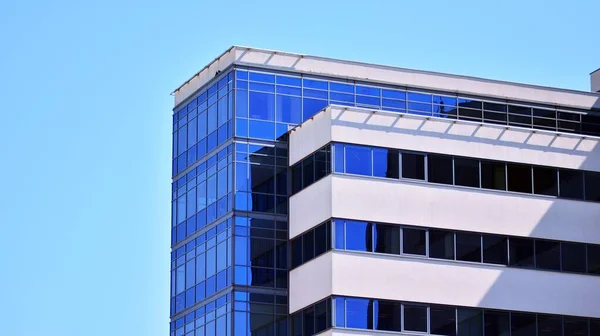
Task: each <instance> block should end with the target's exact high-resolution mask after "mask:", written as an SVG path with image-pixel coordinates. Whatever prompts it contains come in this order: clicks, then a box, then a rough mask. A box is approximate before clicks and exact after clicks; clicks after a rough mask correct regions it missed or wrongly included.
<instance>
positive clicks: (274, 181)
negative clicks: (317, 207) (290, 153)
mask: <svg viewBox="0 0 600 336" xmlns="http://www.w3.org/2000/svg"><path fill="white" fill-rule="evenodd" d="M235 153H236V154H235V169H236V172H235V209H236V210H240V211H252V212H261V213H271V214H282V215H285V214H287V206H288V203H287V190H288V189H287V170H288V163H287V147H285V146H283V144H279V145H277V146H276V145H275V144H254V143H247V142H241V141H239V142H236V143H235Z"/></svg>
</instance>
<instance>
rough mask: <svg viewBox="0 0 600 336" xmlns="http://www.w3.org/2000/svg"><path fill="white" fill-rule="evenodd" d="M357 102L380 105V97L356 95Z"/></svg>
mask: <svg viewBox="0 0 600 336" xmlns="http://www.w3.org/2000/svg"><path fill="white" fill-rule="evenodd" d="M356 104H362V105H370V106H379V104H380V101H379V98H375V97H367V96H359V95H356Z"/></svg>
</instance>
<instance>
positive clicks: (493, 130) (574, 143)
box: [289, 105, 600, 169]
mask: <svg viewBox="0 0 600 336" xmlns="http://www.w3.org/2000/svg"><path fill="white" fill-rule="evenodd" d="M335 127H338V128H339V127H345V128H346V129H355V130H356V132H357V133H353V134H354V135H352V137H353V138H354V137H355V136H356V135H357V134H358V132H361V131H362V130H369V131H377V132H378V133H371V135H375V136H371V135H369V136H368V137H367V136H366V134H365V135H364V137H363V136H361V137H356V138H355V139H357V140H358V139H359V138H361V139H362V141H363V142H364V141H366V142H369V143H361V142H360V141H358V142H354V141H351V142H354V143H357V144H364V145H373V146H378V144H377V142H379V141H382V143H381V144H379V146H381V147H390V146H389V144H390V143H389V142H388V143H383V141H389V139H388V140H383V139H381V140H380V139H379V138H383V137H384V136H383V135H384V134H391V133H397V134H405V135H424V136H433V137H436V138H438V139H440V140H444V139H446V140H458V141H465V142H470V143H481V144H488V145H492V146H511V147H518V148H520V149H524V150H533V151H536V152H538V153H539V152H540V151H542V153H546V154H545V155H546V156H547V155H551V154H553V153H554V154H568V155H575V156H581V157H584V156H589V155H593V156H597V154H596V152H600V146H598V145H599V144H600V137H597V136H590V135H582V134H572V133H564V132H557V131H547V130H539V129H531V128H526V127H518V126H510V125H499V124H489V123H485V122H477V121H468V120H456V119H448V118H443V117H437V116H426V115H417V114H410V113H400V112H390V111H385V110H376V109H368V108H361V107H349V106H343V105H329V106H327V107H326V108H324V109H323V110H321V111H319V112H318V113H316V114H315V115H314V116H312V117H311V118H309V119H308V120H306V121H305V122H303V123H302V124H300V125H298V126H295V127H294V128H292V129H290V130H289V134H290V149H294V150H290V158H289V164H290V165H293V164H295V163H296V162H298V161H300V160H301V159H303V158H304V157H306V156H307V155H308V154H310V153H312V152H313V151H315V150H317V149H318V148H320V147H321V146H323V145H325V144H326V143H329V142H336V141H339V142H347V141H344V139H343V137H346V136H347V134H348V133H347V132H345V131H344V132H343V134H342V131H339V132H336V131H335V130H333V131H332V128H335ZM379 132H380V133H379ZM303 133H304V134H303ZM309 134H310V135H309ZM379 134H380V135H382V136H381V137H380V136H379ZM353 140H354V139H353ZM412 142H414V141H412ZM406 145H408V144H407V143H406V142H403V144H402V145H400V146H399V147H398V148H400V149H405V150H418V149H417V148H412V149H411V148H404V146H406ZM410 146H413V147H414V144H411V145H410ZM392 147H396V146H392ZM429 150H431V148H429ZM425 151H427V150H425ZM442 154H443V153H442ZM452 154H455V155H457V153H452ZM523 160H527V158H523ZM508 161H510V160H508ZM589 164H591V162H589ZM565 168H569V167H565ZM573 168H575V167H573ZM577 169H582V167H577Z"/></svg>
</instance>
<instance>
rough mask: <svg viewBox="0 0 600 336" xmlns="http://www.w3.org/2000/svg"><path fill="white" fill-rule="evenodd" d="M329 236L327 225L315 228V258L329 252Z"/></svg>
mask: <svg viewBox="0 0 600 336" xmlns="http://www.w3.org/2000/svg"><path fill="white" fill-rule="evenodd" d="M327 236H328V235H327V226H326V225H325V224H321V225H319V226H317V227H316V228H315V257H317V256H319V255H321V254H323V253H325V252H326V251H327V250H328V248H327V247H328V244H327V240H328V239H327V238H328V237H327Z"/></svg>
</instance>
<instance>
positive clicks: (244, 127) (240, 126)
mask: <svg viewBox="0 0 600 336" xmlns="http://www.w3.org/2000/svg"><path fill="white" fill-rule="evenodd" d="M235 135H237V136H240V137H247V136H248V120H246V119H240V118H237V119H236V120H235Z"/></svg>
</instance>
